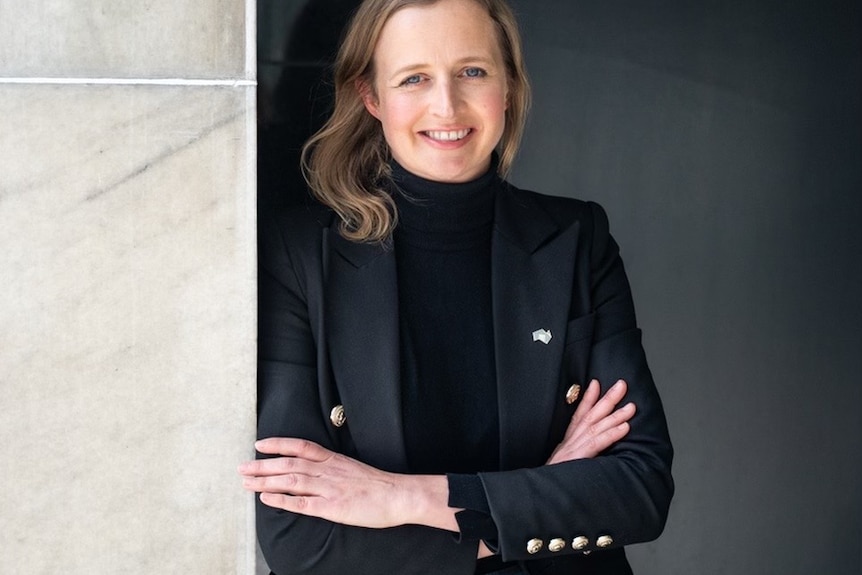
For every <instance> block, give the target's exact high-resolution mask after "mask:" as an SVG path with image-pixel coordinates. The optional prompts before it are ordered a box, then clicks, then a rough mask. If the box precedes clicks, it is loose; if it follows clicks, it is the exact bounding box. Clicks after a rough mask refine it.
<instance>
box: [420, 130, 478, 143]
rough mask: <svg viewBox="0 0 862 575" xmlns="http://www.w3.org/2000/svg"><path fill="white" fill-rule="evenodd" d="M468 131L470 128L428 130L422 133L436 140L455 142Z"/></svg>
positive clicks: (468, 132)
mask: <svg viewBox="0 0 862 575" xmlns="http://www.w3.org/2000/svg"><path fill="white" fill-rule="evenodd" d="M470 132H472V130H471V129H470V128H466V129H464V130H428V131H425V132H422V133H423V134H425V135H426V136H428V137H429V138H431V139H432V140H435V141H438V142H457V141H458V140H463V139H464V138H466V137H467V135H468V134H470Z"/></svg>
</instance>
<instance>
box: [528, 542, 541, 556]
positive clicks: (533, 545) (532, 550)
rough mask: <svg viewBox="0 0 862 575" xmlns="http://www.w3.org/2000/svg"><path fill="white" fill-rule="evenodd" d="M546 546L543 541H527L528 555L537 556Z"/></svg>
mask: <svg viewBox="0 0 862 575" xmlns="http://www.w3.org/2000/svg"><path fill="white" fill-rule="evenodd" d="M544 545H545V544H544V543H543V542H542V540H541V539H530V540H529V541H527V553H529V554H530V555H535V554H536V553H538V552H539V551H541V550H542V547H544Z"/></svg>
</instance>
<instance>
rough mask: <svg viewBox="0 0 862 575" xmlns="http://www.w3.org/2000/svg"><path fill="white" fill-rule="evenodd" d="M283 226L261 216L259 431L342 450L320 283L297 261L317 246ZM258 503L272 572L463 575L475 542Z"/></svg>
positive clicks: (262, 542)
mask: <svg viewBox="0 0 862 575" xmlns="http://www.w3.org/2000/svg"><path fill="white" fill-rule="evenodd" d="M284 226H285V224H284V223H280V224H278V225H276V224H274V223H272V222H267V221H265V220H263V219H262V221H261V235H260V242H259V244H260V257H259V282H258V283H259V294H258V301H259V324H258V336H259V340H258V431H257V434H258V437H259V438H263V437H302V438H306V439H309V440H312V441H315V442H317V443H319V444H321V445H323V446H325V447H327V448H329V449H333V450H342V451H343V449H342V448H343V446H342V445H340V442H339V438H338V436H337V435H335V434H334V433H333V431H332V427H331V426H330V425H328V421H329V420H328V414H326V413H324V411H323V409H322V407H321V406H322V405H325V404H323V403H322V402H321V399H320V397H321V396H320V394H321V386H320V383H319V374H318V366H317V342H316V341H315V339H314V336H313V330H312V329H311V321H310V319H309V318H310V315H311V314H310V313H309V296H310V294H313V291H314V290H315V289H319V286H317V287H315V286H314V285H311V284H313V281H310V280H309V276H311V275H313V273H312V272H311V270H310V269H309V266H307V265H305V263H304V261H303V259H304V258H305V256H306V255H308V254H307V253H303V250H305V249H306V248H308V250H306V251H314V249H315V248H314V246H313V245H311V247H309V246H307V245H305V246H304V245H303V240H302V238H295V237H294V236H295V230H294V232H292V233H291V238H290V240H288V242H285V241H283V240H282V233H281V231H280V230H281V229H283V228H284ZM317 231H318V234H319V227H318V230H317ZM294 240H296V241H294ZM288 244H290V248H288ZM291 252H293V253H294V254H295V256H296V257H294V258H291V255H290V253H291ZM256 506H257V535H258V540H259V542H260V546H261V550H262V551H263V555H264V557H265V558H266V561H267V564H268V565H269V567H270V569H272V571H273V572H274V573H276V574H277V575H293V574H300V573H303V574H321V575H332V574H333V573H353V574H357V575H364V574H367V575H378V574H380V573H399V574H403V575H420V574H423V575H424V574H426V573H428V572H429V566H436V567H435V568H436V569H439V572H440V573H452V574H454V575H458V574H464V575H467V574H471V573H473V570H474V567H475V562H476V551H477V544H476V543H475V542H473V543H472V544H470V543H463V544H458V543H456V541H455V539H454V537H453V536H452V533H450V532H448V531H443V530H438V529H433V528H429V527H422V526H416V525H407V526H402V527H396V528H391V529H365V528H359V527H351V526H344V525H339V524H335V523H331V522H329V521H325V520H322V519H317V518H314V517H306V516H302V515H296V514H292V513H288V512H286V511H282V510H276V509H273V508H271V507H268V506H266V505H264V504H262V503H261V502H260V499H259V498H257V500H256Z"/></svg>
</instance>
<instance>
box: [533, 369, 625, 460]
mask: <svg viewBox="0 0 862 575" xmlns="http://www.w3.org/2000/svg"><path fill="white" fill-rule="evenodd" d="M626 390H627V385H626V382H625V381H623V380H619V381H617V382H616V383H615V384H614V385H613V386H612V387H611V388H610V389H609V390H608V391H607V393H605V395H604V396H603V397H602V398H601V399H599V394H600V393H601V388H600V387H599V382H598V381H597V380H595V379H594V380H592V381H591V382H590V385H589V386H588V387H587V390H586V391H585V392H584V396H583V398H581V403H580V405H578V408H577V409H576V410H575V414H574V415H573V416H572V421H571V422H570V423H569V427H568V428H567V429H566V435H565V436H564V437H563V440H562V441H561V442H560V444H559V445H558V446H557V447H556V449H554V452H553V453H552V454H551V457H550V458H549V459H548V461H547V463H548V465H550V464H553V463H562V462H563V461H572V460H574V459H588V458H591V457H595V456H596V455H598V454H599V453H601V452H602V451H604V450H605V449H607V448H608V447H610V446H611V445H613V444H614V443H616V442H617V441H619V440H620V439H622V438H623V437H625V436H626V434H627V433H628V432H629V424H628V421H629V420H630V419H631V418H632V416H634V414H635V404H634V403H627V404H626V405H624V406H622V407H620V408H619V409H616V406H617V404H618V403H619V402H620V401H622V399H623V397H625V395H626ZM615 409H616V410H615Z"/></svg>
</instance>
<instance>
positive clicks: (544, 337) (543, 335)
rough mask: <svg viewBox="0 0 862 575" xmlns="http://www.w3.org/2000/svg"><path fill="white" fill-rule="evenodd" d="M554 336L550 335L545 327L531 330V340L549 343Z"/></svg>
mask: <svg viewBox="0 0 862 575" xmlns="http://www.w3.org/2000/svg"><path fill="white" fill-rule="evenodd" d="M552 337H554V336H552V335H551V332H550V331H549V330H547V329H537V330H536V331H534V332H533V341H541V342H542V343H544V344H545V345H548V344H549V343H551V338H552Z"/></svg>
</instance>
